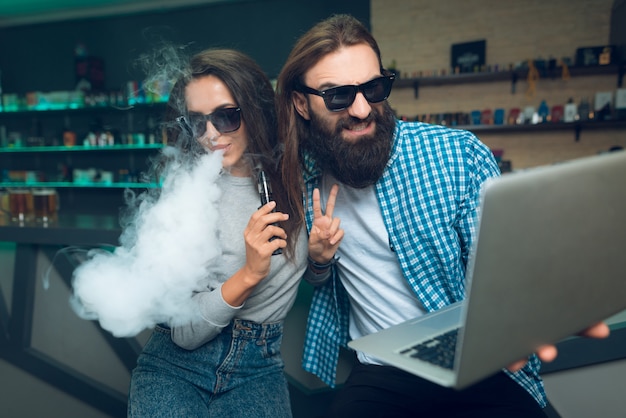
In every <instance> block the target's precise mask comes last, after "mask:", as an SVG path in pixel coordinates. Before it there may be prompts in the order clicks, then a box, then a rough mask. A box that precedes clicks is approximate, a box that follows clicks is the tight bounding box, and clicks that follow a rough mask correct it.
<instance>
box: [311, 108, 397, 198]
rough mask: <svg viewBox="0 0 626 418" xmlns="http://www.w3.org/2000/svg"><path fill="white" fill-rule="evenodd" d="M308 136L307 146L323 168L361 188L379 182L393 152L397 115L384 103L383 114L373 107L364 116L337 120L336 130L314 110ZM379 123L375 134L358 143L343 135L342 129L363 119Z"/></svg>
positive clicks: (349, 183)
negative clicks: (364, 117) (362, 117)
mask: <svg viewBox="0 0 626 418" xmlns="http://www.w3.org/2000/svg"><path fill="white" fill-rule="evenodd" d="M310 115H311V120H310V127H309V128H310V129H309V135H307V137H306V138H305V140H304V141H303V142H304V146H305V148H306V149H307V150H308V151H310V152H311V153H312V154H313V157H314V158H315V160H316V161H317V163H318V164H319V165H320V167H321V168H322V169H323V170H328V171H330V173H331V174H332V175H333V176H334V177H335V178H336V179H337V180H339V181H340V182H341V183H344V184H346V185H348V186H350V187H354V188H357V189H361V188H364V187H367V186H370V185H372V184H374V183H376V182H377V181H378V179H380V177H381V176H382V174H383V171H384V170H385V166H386V165H387V161H389V156H390V155H391V145H392V138H393V133H394V129H395V124H396V121H395V119H396V118H395V116H394V114H393V111H392V110H391V106H389V104H388V103H387V102H384V103H383V113H382V114H381V113H379V112H378V111H377V110H375V109H374V108H372V112H371V113H370V114H369V116H368V117H367V118H366V119H364V120H361V119H356V118H354V117H352V116H348V117H346V118H344V119H340V120H339V121H337V124H336V125H335V128H334V130H333V129H332V127H330V126H328V123H327V122H326V121H325V120H324V119H323V118H322V117H320V116H318V115H316V114H315V113H314V112H310ZM371 121H375V122H376V130H375V132H374V133H373V134H372V135H368V136H363V137H361V138H359V139H358V141H356V142H348V141H346V140H345V139H343V137H342V136H341V134H342V132H343V129H344V128H346V127H352V126H355V125H358V124H360V123H363V122H371Z"/></svg>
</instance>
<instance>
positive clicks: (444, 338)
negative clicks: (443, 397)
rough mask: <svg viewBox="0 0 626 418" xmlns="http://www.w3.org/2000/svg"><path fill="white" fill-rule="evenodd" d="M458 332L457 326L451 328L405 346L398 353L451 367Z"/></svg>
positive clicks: (452, 365)
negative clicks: (412, 344) (408, 346)
mask: <svg viewBox="0 0 626 418" xmlns="http://www.w3.org/2000/svg"><path fill="white" fill-rule="evenodd" d="M458 333H459V329H458V328H457V329H453V330H452V331H448V332H446V333H444V334H441V335H438V336H437V337H435V338H432V339H430V340H428V341H424V342H422V343H419V344H417V345H414V346H413V347H410V348H407V349H405V350H403V351H401V352H400V354H404V355H407V356H410V357H413V358H418V359H420V360H424V361H427V362H429V363H432V364H435V365H437V366H440V367H443V368H445V369H452V367H454V354H455V353H456V338H457V335H458Z"/></svg>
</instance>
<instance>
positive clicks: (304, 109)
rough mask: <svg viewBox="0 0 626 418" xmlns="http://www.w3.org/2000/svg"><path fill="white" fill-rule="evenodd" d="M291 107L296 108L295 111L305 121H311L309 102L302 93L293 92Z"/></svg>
mask: <svg viewBox="0 0 626 418" xmlns="http://www.w3.org/2000/svg"><path fill="white" fill-rule="evenodd" d="M292 100H293V106H294V107H295V108H296V111H297V112H298V113H299V114H300V116H302V117H303V118H304V119H306V120H311V117H310V116H309V101H308V100H307V99H306V97H305V96H304V93H300V92H299V91H294V92H293V96H292Z"/></svg>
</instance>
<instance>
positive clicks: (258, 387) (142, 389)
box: [128, 319, 291, 418]
mask: <svg viewBox="0 0 626 418" xmlns="http://www.w3.org/2000/svg"><path fill="white" fill-rule="evenodd" d="M282 335H283V325H282V322H281V323H271V324H258V323H255V322H250V321H243V320H238V319H236V320H234V321H233V322H232V323H231V324H230V325H229V326H228V327H226V328H225V329H224V330H223V331H222V332H221V333H220V334H219V335H218V336H217V337H215V338H214V339H213V340H212V341H210V342H208V343H207V344H205V345H203V346H202V347H199V348H197V349H195V350H192V351H188V350H185V349H183V348H180V347H178V346H177V345H176V344H174V343H173V342H172V340H171V336H170V330H169V329H167V328H164V327H159V326H157V327H156V328H155V330H154V332H153V333H152V336H151V337H150V339H149V340H148V342H147V343H146V345H145V347H144V349H143V352H142V353H141V355H140V356H139V358H138V360H137V367H136V368H135V369H134V370H133V372H132V377H131V384H130V394H129V400H128V416H129V417H131V418H140V417H141V418H143V417H146V418H156V417H185V418H193V417H255V418H256V417H268V418H269V417H272V418H274V417H291V405H290V402H289V391H288V388H287V380H286V379H285V376H284V374H283V367H284V363H283V359H282V357H281V355H280V343H281V341H282Z"/></svg>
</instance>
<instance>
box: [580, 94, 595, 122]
mask: <svg viewBox="0 0 626 418" xmlns="http://www.w3.org/2000/svg"><path fill="white" fill-rule="evenodd" d="M589 119H593V112H592V111H591V106H590V105H589V99H588V98H586V97H583V98H582V99H581V100H580V105H579V106H578V120H583V121H584V120H589Z"/></svg>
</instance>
